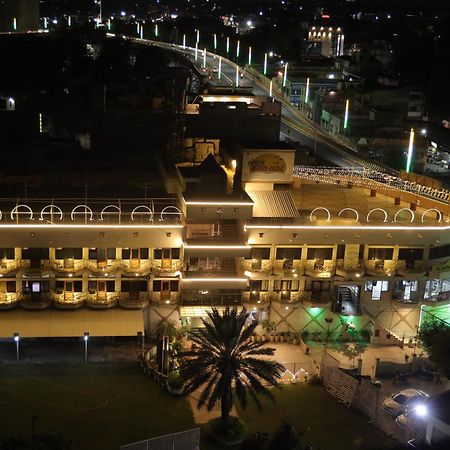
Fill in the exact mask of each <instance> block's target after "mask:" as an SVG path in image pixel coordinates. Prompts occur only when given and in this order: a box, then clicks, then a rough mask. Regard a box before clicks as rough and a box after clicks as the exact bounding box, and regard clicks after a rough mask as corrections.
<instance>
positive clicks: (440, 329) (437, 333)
mask: <svg viewBox="0 0 450 450" xmlns="http://www.w3.org/2000/svg"><path fill="white" fill-rule="evenodd" d="M418 338H419V340H420V341H421V342H422V345H423V348H424V349H425V350H426V351H427V353H428V354H429V355H430V359H431V360H432V361H433V362H434V363H435V364H436V365H437V366H438V368H439V369H441V370H442V371H443V372H444V373H445V375H446V376H447V378H449V377H450V325H449V324H448V323H447V322H444V321H443V320H438V319H434V320H428V321H426V322H425V323H424V324H423V325H422V326H421V327H420V330H419V334H418Z"/></svg>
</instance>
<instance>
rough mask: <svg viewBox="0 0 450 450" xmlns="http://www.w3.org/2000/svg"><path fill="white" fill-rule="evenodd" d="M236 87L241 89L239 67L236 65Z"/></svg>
mask: <svg viewBox="0 0 450 450" xmlns="http://www.w3.org/2000/svg"><path fill="white" fill-rule="evenodd" d="M236 87H239V66H238V65H236Z"/></svg>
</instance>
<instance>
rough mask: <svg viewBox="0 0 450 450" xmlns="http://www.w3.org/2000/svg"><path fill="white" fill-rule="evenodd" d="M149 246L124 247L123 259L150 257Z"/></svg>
mask: <svg viewBox="0 0 450 450" xmlns="http://www.w3.org/2000/svg"><path fill="white" fill-rule="evenodd" d="M148 254H149V253H148V248H123V249H122V259H148Z"/></svg>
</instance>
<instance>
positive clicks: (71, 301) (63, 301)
mask: <svg viewBox="0 0 450 450" xmlns="http://www.w3.org/2000/svg"><path fill="white" fill-rule="evenodd" d="M86 294H87V293H86V292H66V291H59V290H58V291H56V292H55V291H51V292H50V296H51V298H52V300H53V304H54V305H55V307H57V308H58V307H60V308H63V309H64V308H79V307H81V306H83V305H84V302H85V300H86Z"/></svg>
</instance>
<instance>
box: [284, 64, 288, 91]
mask: <svg viewBox="0 0 450 450" xmlns="http://www.w3.org/2000/svg"><path fill="white" fill-rule="evenodd" d="M287 70H288V63H286V64H285V66H284V74H283V87H286V82H287Z"/></svg>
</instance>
